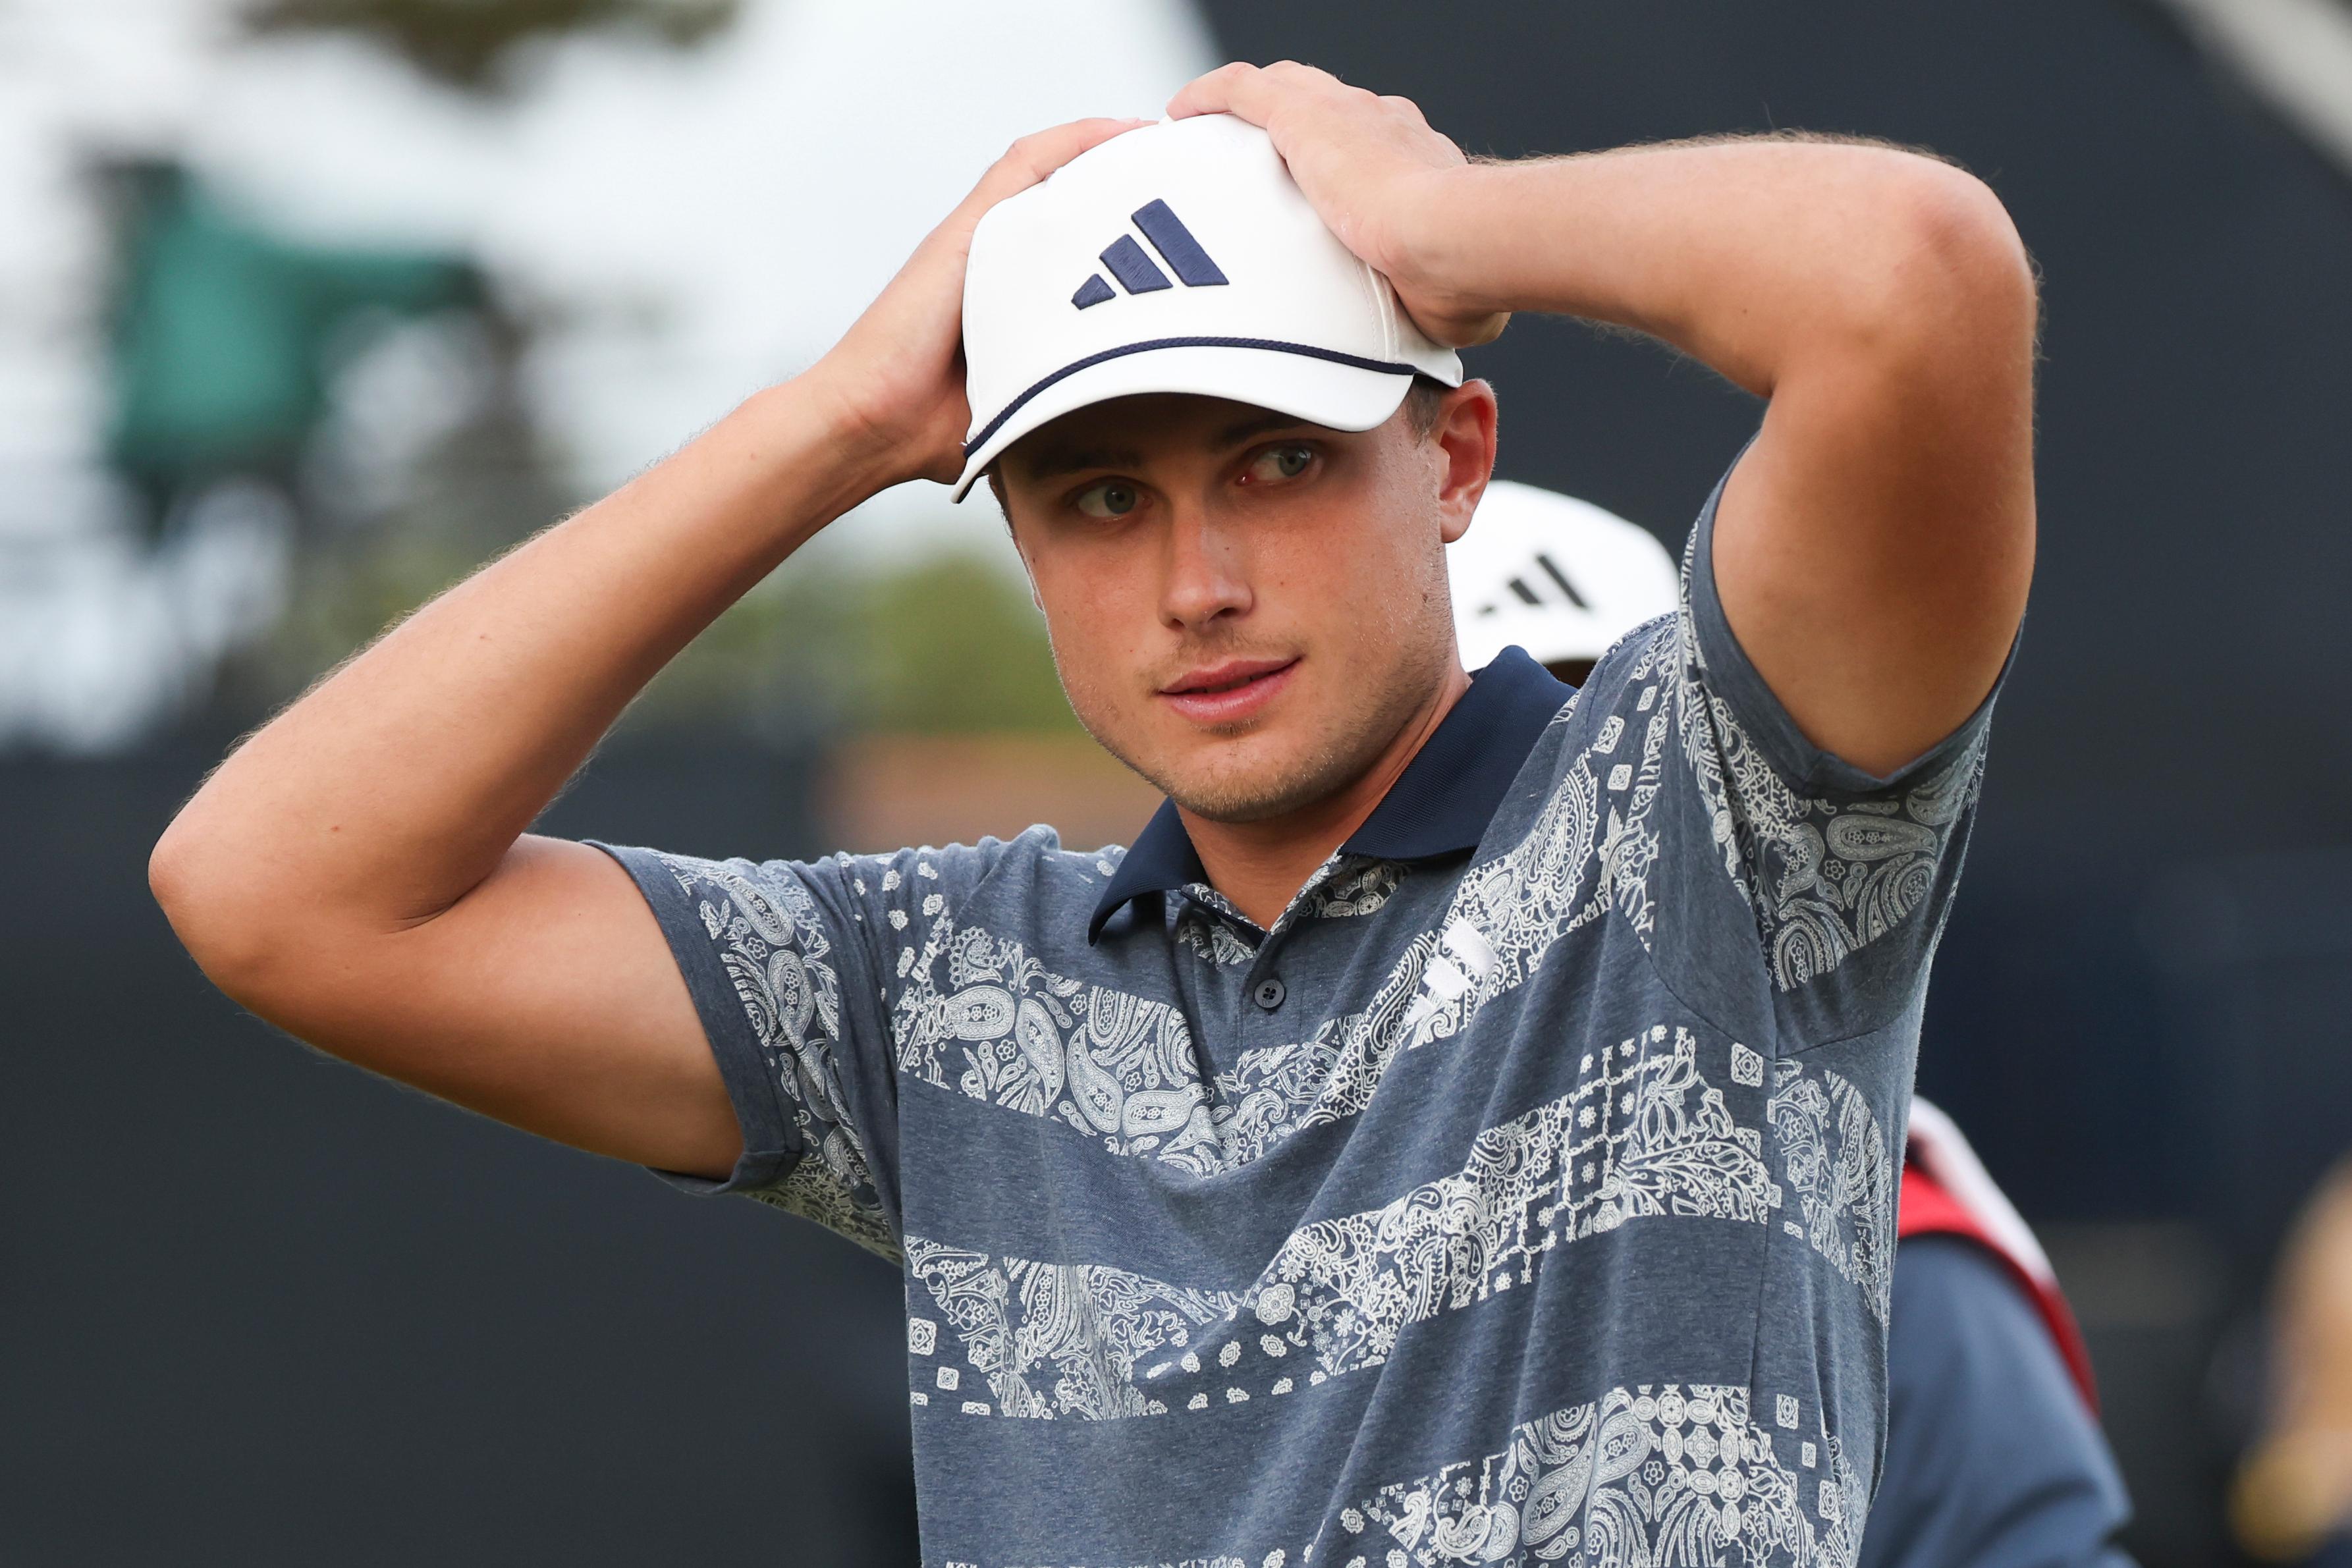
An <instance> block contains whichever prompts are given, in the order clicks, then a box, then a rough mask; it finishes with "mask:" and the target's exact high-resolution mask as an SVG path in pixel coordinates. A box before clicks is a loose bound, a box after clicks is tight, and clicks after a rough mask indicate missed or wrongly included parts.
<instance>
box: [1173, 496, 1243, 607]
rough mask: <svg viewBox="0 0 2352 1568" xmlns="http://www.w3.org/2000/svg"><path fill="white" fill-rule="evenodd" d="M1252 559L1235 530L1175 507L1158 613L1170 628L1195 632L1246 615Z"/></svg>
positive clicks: (1189, 509) (1202, 514)
mask: <svg viewBox="0 0 2352 1568" xmlns="http://www.w3.org/2000/svg"><path fill="white" fill-rule="evenodd" d="M1248 564H1249V563H1248V555H1247V551H1246V549H1245V548H1244V541H1243V540H1242V539H1241V538H1238V537H1237V536H1236V534H1235V532H1234V529H1232V528H1228V527H1225V526H1223V525H1222V524H1220V523H1218V522H1217V521H1216V519H1214V518H1213V517H1210V516H1209V515H1208V514H1207V512H1206V511H1205V510H1204V509H1202V508H1201V507H1186V506H1180V507H1175V508H1173V515H1172V516H1171V517H1170V519H1169V526H1168V533H1167V559H1166V561H1165V563H1164V565H1163V569H1162V576H1161V583H1162V587H1161V590H1160V614H1161V616H1162V617H1163V618H1164V619H1165V620H1166V621H1167V622H1168V624H1169V625H1170V626H1171V627H1174V628H1178V629H1181V630H1194V629H1198V628H1201V627H1204V626H1207V625H1209V624H1211V623H1212V622H1215V621H1218V620H1220V619H1223V618H1224V617H1228V616H1238V615H1243V614H1246V613H1247V612H1248V611H1249V608H1250V601H1251V594H1250V586H1249V576H1248Z"/></svg>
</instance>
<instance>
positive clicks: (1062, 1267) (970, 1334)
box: [907, 1236, 1234, 1421]
mask: <svg viewBox="0 0 2352 1568" xmlns="http://www.w3.org/2000/svg"><path fill="white" fill-rule="evenodd" d="M907 1274H908V1280H909V1281H910V1284H909V1287H908V1289H909V1296H910V1299H911V1292H912V1288H913V1286H914V1285H916V1284H919V1285H921V1286H922V1287H923V1288H924V1290H925V1291H928V1292H929V1296H930V1299H931V1301H933V1302H934V1303H935V1304H936V1307H937V1310H938V1311H939V1312H940V1316H941V1317H943V1318H945V1319H946V1320H947V1322H949V1324H950V1325H951V1326H952V1327H953V1328H954V1329H955V1331H956V1335H957V1337H958V1339H959V1340H960V1341H961V1343H962V1346H963V1354H964V1360H965V1361H966V1362H967V1363H968V1364H970V1365H971V1368H972V1370H973V1371H975V1372H977V1373H979V1374H980V1375H981V1376H982V1378H984V1379H985V1380H986V1382H987V1385H988V1388H989V1391H990V1392H991V1393H992V1395H993V1396H995V1410H994V1413H995V1414H997V1415H1002V1416H1076V1417H1077V1418H1079V1419H1082V1420H1096V1421H1101V1420H1111V1419H1116V1418H1118V1417H1120V1416H1155V1415H1160V1414H1161V1413H1162V1412H1164V1410H1165V1409H1166V1406H1165V1405H1164V1404H1163V1403H1162V1402H1160V1401H1159V1400H1156V1399H1153V1398H1150V1397H1149V1396H1147V1395H1145V1394H1144V1393H1143V1392H1142V1390H1140V1389H1139V1387H1138V1386H1137V1385H1136V1381H1135V1379H1134V1377H1133V1376H1132V1373H1133V1371H1134V1367H1135V1363H1136V1361H1137V1358H1139V1357H1140V1356H1144V1355H1148V1354H1151V1353H1152V1352H1154V1351H1158V1350H1160V1349H1162V1348H1164V1347H1167V1346H1171V1345H1178V1346H1181V1345H1183V1344H1186V1343H1190V1341H1191V1339H1192V1334H1193V1333H1194V1332H1195V1331H1197V1330H1198V1329H1199V1328H1200V1327H1201V1325H1202V1324H1204V1323H1208V1322H1214V1321H1217V1320H1220V1319H1224V1318H1229V1317H1230V1316H1231V1315H1232V1312H1233V1309H1234V1297H1233V1296H1231V1295H1230V1294H1226V1293H1224V1292H1221V1291H1187V1290H1182V1289H1180V1288H1178V1287H1176V1286H1172V1285H1165V1284H1162V1283H1160V1281H1157V1280H1149V1279H1146V1278H1144V1277H1143V1276H1142V1275H1140V1274H1136V1273H1131V1272H1129V1270H1125V1269H1113V1268H1108V1267H1106V1266H1104V1265H1101V1264H1096V1263H1037V1262H1032V1261H1029V1260H1025V1259H1018V1258H1008V1259H1004V1260H1002V1261H999V1260H993V1259H991V1258H990V1257H988V1255H987V1254H985V1253H981V1252H969V1251H964V1250H962V1249H958V1248H953V1247H946V1246H942V1245H940V1243H938V1242H936V1241H930V1240H927V1239H924V1238H922V1237H919V1236H909V1237H908V1239H907ZM943 1370H944V1371H946V1372H953V1371H954V1369H953V1368H952V1367H949V1368H945V1369H943ZM931 1382H932V1383H933V1384H934V1385H936V1386H939V1387H943V1388H953V1387H956V1386H957V1385H959V1384H960V1383H961V1378H960V1377H954V1378H947V1379H944V1380H943V1379H942V1377H941V1375H940V1373H938V1372H935V1373H934V1374H933V1375H932V1377H931ZM919 1392H924V1391H922V1390H919Z"/></svg>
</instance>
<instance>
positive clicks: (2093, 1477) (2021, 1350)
mask: <svg viewBox="0 0 2352 1568" xmlns="http://www.w3.org/2000/svg"><path fill="white" fill-rule="evenodd" d="M1445 570H1446V579H1447V581H1448V583H1449V584H1450V586H1451V589H1452V592H1453V598H1454V641H1455V644H1456V646H1457V647H1458V648H1459V649H1460V650H1461V653H1462V660H1463V663H1464V664H1466V665H1471V666H1474V667H1475V666H1480V665H1484V664H1487V663H1489V662H1491V661H1493V660H1495V659H1497V658H1500V657H1501V656H1502V655H1503V653H1505V651H1506V650H1507V649H1510V648H1514V647H1516V648H1517V649H1518V650H1519V651H1520V652H1523V653H1526V654H1527V655H1528V657H1530V658H1532V659H1534V660H1536V661H1537V662H1538V664H1542V665H1543V666H1544V668H1545V669H1547V670H1549V671H1550V672H1551V674H1553V675H1554V676H1556V677H1557V678H1558V679H1559V680H1561V681H1564V682H1566V683H1568V684H1569V685H1578V686H1580V685H1584V684H1585V682H1586V681H1588V680H1589V679H1591V673H1592V670H1593V667H1594V665H1595V664H1597V663H1598V662H1599V661H1600V660H1601V658H1602V657H1603V656H1604V655H1605V654H1606V653H1608V651H1609V649H1610V648H1611V647H1612V645H1613V644H1614V643H1617V642H1618V640H1619V639H1621V638H1622V637H1625V636H1628V635H1632V634H1636V633H1637V632H1638V630H1639V628H1640V627H1641V626H1642V625H1643V622H1648V621H1652V620H1654V619H1656V618H1657V617H1660V616H1664V615H1671V614H1673V613H1674V610H1675V567H1674V560H1673V559H1672V558H1671V557H1669V556H1668V555H1667V554H1666V551H1665V549H1664V546H1662V545H1660V544H1659V543H1658V541H1657V540H1656V538H1654V537H1653V536H1652V535H1651V534H1650V533H1649V532H1648V531H1647V530H1645V529H1643V528H1639V527H1636V526H1635V525H1634V524H1633V523H1629V522H1627V521H1626V520H1625V519H1624V518H1622V517H1618V516H1616V515H1615V514H1613V513H1612V512H1610V511H1608V510H1607V509H1605V508H1603V507H1597V506H1594V505H1593V504H1592V503H1591V502H1590V501H1585V500H1580V499H1578V498H1577V497H1573V496H1562V495H1557V494H1555V493H1553V492H1551V491H1549V490H1542V489H1538V488H1537V487H1536V486H1532V485H1520V484H1515V483H1513V482H1512V481H1510V480H1507V479H1497V480H1495V481H1494V482H1493V483H1491V484H1489V485H1488V486H1486V496H1485V497H1484V498H1483V499H1481V500H1480V502H1479V503H1478V512H1477V516H1476V517H1475V519H1473V521H1472V524H1471V527H1470V529H1469V531H1468V532H1466V533H1465V534H1464V535H1463V536H1462V537H1461V538H1459V539H1456V540H1455V541H1454V543H1453V544H1452V545H1450V546H1448V547H1447V549H1446V557H1445ZM1895 1232H1896V1234H1897V1236H1898V1237H1900V1239H1901V1244H1900V1245H1899V1246H1898V1247H1897V1248H1896V1249H1895V1285H1894V1291H1893V1293H1892V1295H1891V1297H1890V1306H1889V1312H1888V1314H1887V1347H1886V1363H1887V1384H1888V1399H1887V1405H1888V1412H1887V1431H1886V1452H1885V1458H1884V1459H1883V1460H1882V1462H1881V1465H1880V1469H1879V1481H1878V1491H1877V1495H1876V1496H1875V1497H1874V1499H1873V1500H1872V1504H1871V1514H1870V1531H1869V1533H1868V1535H1866V1536H1865V1537H1864V1541H1863V1549H1862V1559H1861V1561H1862V1564H1863V1568H2027V1565H2033V1568H2067V1565H2084V1568H2089V1565H2094V1564H2095V1565H2097V1568H2121V1565H2124V1564H2126V1563H2128V1561H2129V1560H2128V1559H2127V1558H2126V1557H2125V1556H2124V1555H2123V1553H2122V1552H2120V1551H2119V1550H2118V1549H2117V1548H2116V1544H2115V1537H2116V1532H2117V1531H2120V1530H2121V1529H2122V1528H2123V1526H2124V1524H2125V1523H2126V1521H2128V1520H2129V1518H2130V1516H2131V1511H2130V1505H2129V1501H2128V1499H2127V1497H2126V1493H2125V1491H2124V1487H2123V1479H2122V1477H2121V1476H2120V1475H2118V1474H2117V1473H2116V1461H2115V1456H2114V1455H2113V1454H2112V1453H2110V1452H2109V1451H2108V1448H2107V1443H2106V1438H2105V1435H2104V1434H2102V1433H2101V1431H2100V1430H2099V1423H2098V1396H2097V1393H2096V1390H2095V1387H2094V1385H2093V1383H2092V1379H2091V1363H2090V1357H2089V1355H2088V1354H2087V1353H2086V1352H2085V1350H2084V1344H2083V1337H2082V1334H2081V1333H2080V1332H2079V1331H2078V1330H2077V1329H2076V1327H2075V1324H2074V1313H2073V1312H2072V1311H2071V1310H2070V1309H2069V1307H2068V1306H2067V1303H2066V1298H2065V1295H2064V1293H2063V1291H2060V1289H2059V1287H2058V1276H2057V1274H2056V1272H2055V1271H2054V1270H2052V1268H2051V1267H2050V1260H2049V1259H2048V1257H2047V1256H2045V1255H2044V1254H2043V1252H2042V1247H2041V1244H2040V1243H2039V1242H2038V1241H2036V1240H2035V1239H2034V1236H2033V1232H2032V1229H2031V1228H2029V1227H2028V1226H2027V1225H2026V1223H2025V1221H2024V1219H2023V1218H2021V1217H2020V1216H2019V1214H2018V1212H2017V1210H2016V1208H2015V1207H2012V1206H2011V1203H2010V1201H2009V1198H2008V1197H2007V1196H2006V1195H2005V1194H2003V1193H2002V1192H2001V1190H2000V1187H1999V1186H1996V1185H1995V1184H1994V1182H1993V1179H1992V1177H1991V1176H1990V1174H1989V1173H1988V1172H1987V1171H1986V1170H1985V1168H1984V1166H1983V1164H1982V1162H1980V1161H1979V1159H1978V1158H1977V1156H1976V1151H1975V1150H1974V1149H1973V1148H1972V1147H1970V1146H1969V1141H1968V1139H1967V1138H1966V1137H1965V1136H1963V1135H1962V1134H1961V1132H1960V1130H1959V1128H1958V1126H1957V1125H1955V1124H1953V1122H1952V1120H1951V1118H1950V1117H1948V1116H1947V1115H1945V1114H1944V1113H1943V1112H1942V1111H1940V1110H1938V1109H1937V1108H1936V1107H1935V1106H1933V1105H1930V1104H1929V1103H1927V1101H1925V1100H1922V1099H1917V1098H1914V1099H1913V1101H1912V1102H1911V1123H1910V1128H1909V1136H1908V1137H1907V1139H1906V1145H1905V1149H1904V1161H1903V1177H1902V1184H1901V1187H1900V1190H1899V1195H1898V1198H1897V1207H1896V1223H1895Z"/></svg>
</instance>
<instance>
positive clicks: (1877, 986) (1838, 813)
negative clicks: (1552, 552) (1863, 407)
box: [1665, 476, 2006, 1049]
mask: <svg viewBox="0 0 2352 1568" xmlns="http://www.w3.org/2000/svg"><path fill="white" fill-rule="evenodd" d="M1727 477H1728V476H1727ZM1722 497H1723V486H1722V484H1720V483H1719V484H1717V486H1716V490H1715V494H1714V495H1713V496H1711V497H1708V499H1707V503H1706V507H1705V508H1704V509H1703V510H1702V511H1701V512H1700V514H1699V517H1698V521H1697V524H1696V527H1695V528H1693V529H1692V531H1691V538H1690V544H1689V548H1688V549H1687V550H1686V551H1685V558H1684V563H1683V593H1682V603H1681V606H1680V608H1679V611H1678V612H1677V614H1676V616H1675V622H1674V630H1673V633H1672V640H1671V648H1670V649H1669V650H1667V651H1666V661H1665V662H1667V663H1668V664H1672V665H1674V666H1675V667H1676V674H1675V742H1676V746H1677V748H1678V749H1679V751H1680V752H1681V761H1682V764H1683V767H1684V769H1685V770H1686V774H1685V776H1686V777H1687V779H1688V780H1689V782H1690V784H1691V785H1692V786H1693V787H1695V789H1696V796H1697V800H1696V803H1697V807H1698V811H1697V813H1696V820H1695V821H1692V824H1691V825H1692V826H1693V827H1695V828H1696V827H1699V826H1701V825H1702V824H1703V829H1704V831H1705V833H1706V844H1705V845H1704V846H1701V845H1696V844H1686V845H1684V846H1681V848H1682V849H1683V850H1684V851H1685V852H1686V853H1687V852H1693V851H1696V855H1695V856H1693V858H1694V859H1702V860H1711V861H1712V862H1713V863H1714V864H1715V866H1716V867H1717V870H1718V871H1719V873H1720V874H1721V876H1722V877H1724V878H1727V880H1728V881H1729V883H1730V884H1731V887H1732V888H1733V890H1734V891H1735V893H1736V894H1737V895H1738V899H1739V900H1740V901H1741V902H1742V903H1744V904H1745V905H1746V906H1747V911H1748V915H1750V916H1751V917H1752V921H1753V925H1754V928H1755V933H1756V940H1757V942H1758V943H1759V947H1760V952H1761V956H1762V960H1763V965H1764V968H1765V971H1766V973H1767V976H1768V978H1769V985H1770V987H1771V988H1772V990H1773V992H1774V993H1775V1001H1776V1007H1777V1009H1778V1010H1779V1011H1780V1013H1781V1015H1782V1017H1783V1021H1784V1023H1786V1024H1788V1025H1790V1026H1792V1028H1791V1035H1792V1038H1790V1040H1789V1041H1788V1043H1789V1044H1790V1046H1792V1047H1795V1048H1799V1049H1801V1048H1803V1047H1804V1046H1807V1045H1811V1044H1818V1043H1823V1042H1826V1041H1828V1040H1836V1039H1842V1038H1848V1037H1851V1036H1853V1035H1855V1034H1859V1033H1862V1032H1864V1031H1867V1030H1874V1029H1877V1028H1881V1027H1883V1026H1884V1025H1885V1024H1886V1023H1887V1022H1889V1021H1891V1020H1892V1019H1894V1018H1895V1016H1896V1015H1898V1014H1900V1013H1901V1012H1903V1011H1905V1010H1906V1009H1908V1008H1910V1007H1911V1006H1913V1005H1914V1004H1915V1003H1916V997H1917V994H1918V991H1919V988H1921V987H1922V986H1923V985H1924V982H1925V976H1926V970H1927V964H1928V961H1929V959H1930V958H1931V957H1932V956H1933V953H1934V949H1935V944H1936V940H1937V936H1938V935H1939V933H1940V931H1941V927H1942V923H1943V918H1944V915H1945V911H1946V909H1947V907H1948V904H1949V900H1950V896H1951V892H1952V889H1953V886H1954V884H1955V882H1956V880H1957V877H1958V871H1959V862H1960V858H1961V855H1962V852H1963V851H1964V850H1965V847H1966V842H1967V833H1968V829H1969V825H1970V823H1971V821H1972V820H1973V817H1974V814H1975V808H1976V802H1977V797H1978V791H1979V782H1980V779H1981V778H1982V774H1983V768H1984V756H1985V740H1986V735H1987V731H1988V727H1989V726H1990V722H1991V717H1992V707H1993V694H1988V695H1987V696H1986V698H1985V700H1984V701H1983V702H1982V703H1981V704H1980V705H1979V706H1978V708H1977V711H1976V712H1975V713H1973V714H1971V715H1970V716H1969V718H1968V719H1967V720H1966V721H1965V722H1964V723H1962V724H1961V725H1960V726H1959V727H1958V728H1957V729H1955V730H1954V731H1953V732H1952V733H1951V734H1950V735H1948V736H1947V737H1945V738H1944V739H1943V740H1942V741H1941V742H1940V743H1939V744H1937V746H1936V747H1933V748H1932V749H1930V750H1929V751H1927V753H1926V754H1925V755H1923V756H1921V757H1919V758H1916V759H1915V760H1913V761H1912V762H1910V763H1908V764H1906V766H1904V767H1903V768H1899V769H1897V770H1896V771H1895V772H1894V773H1892V774H1889V775H1887V776H1885V777H1883V778H1882V777H1878V776H1876V775H1874V774H1870V773H1867V772H1864V770H1863V769H1861V768H1856V767H1855V766H1853V764H1852V763H1849V762H1847V761H1845V760H1844V759H1843V758H1839V757H1836V756H1834V755H1832V754H1831V753H1829V752H1827V751H1824V750H1822V748H1821V747H1817V746H1815V745H1813V744H1812V742H1811V741H1810V740H1808V739H1806V738H1805V737H1804V735H1803V733H1802V732H1801V730H1799V728H1798V727H1797V724H1796V721H1795V720H1794V719H1792V718H1790V716H1789V714H1788V711H1787V709H1785V708H1784V707H1782V706H1781V705H1780V699H1779V698H1778V697H1777V696H1775V695H1773V693H1772V690H1771V688H1770V687H1769V686H1768V685H1766V684H1765V682H1764V679H1763V677H1762V676H1761V675H1759V674H1758V673H1757V671H1756V667H1755V665H1754V664H1751V663H1749V661H1748V654H1747V653H1746V652H1745V651H1744V650H1743V649H1742V648H1741V647H1740V645H1739V642H1738V638H1737V637H1735V636H1734V635H1733V633H1732V630H1731V625H1730V622H1728V621H1727V619H1726V618H1725V616H1724V612H1723V604H1722V601H1721V599H1720V598H1719V597H1718V595H1717V590H1716V578H1715V558H1714V542H1715V521H1716V510H1717V505H1718V504H1719V503H1720V501H1721V499H1722ZM2003 676H2004V678H2005V677H2006V670H2004V672H2003ZM1999 687H2000V683H1999V682H1996V683H1995V688H1994V691H1995V693H1996V694H1997V693H1998V691H1999Z"/></svg>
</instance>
